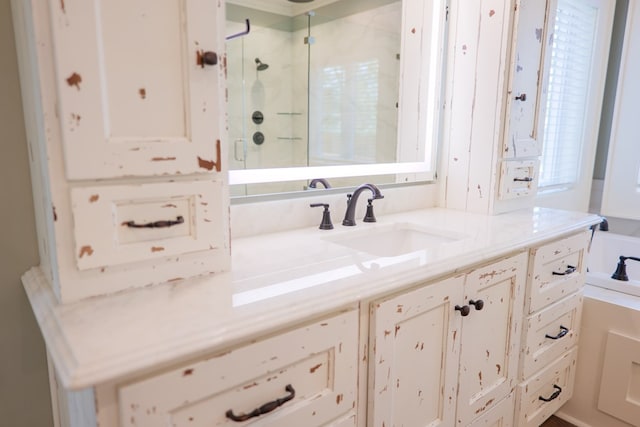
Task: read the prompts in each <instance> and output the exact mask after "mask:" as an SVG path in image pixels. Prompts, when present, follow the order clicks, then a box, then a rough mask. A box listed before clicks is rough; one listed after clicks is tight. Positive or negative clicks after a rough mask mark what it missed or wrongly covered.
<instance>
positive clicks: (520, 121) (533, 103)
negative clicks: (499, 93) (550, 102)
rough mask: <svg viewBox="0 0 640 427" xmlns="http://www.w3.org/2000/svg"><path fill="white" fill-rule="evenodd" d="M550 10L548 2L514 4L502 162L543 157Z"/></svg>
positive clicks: (522, 0)
mask: <svg viewBox="0 0 640 427" xmlns="http://www.w3.org/2000/svg"><path fill="white" fill-rule="evenodd" d="M549 7H550V0H547V1H539V0H535V1H532V0H520V1H518V2H517V12H516V14H515V25H516V26H515V28H516V30H515V31H514V35H513V52H512V55H511V78H510V79H511V81H510V89H509V92H508V94H509V96H508V98H507V112H508V131H507V134H506V135H505V138H504V140H503V151H504V153H503V156H504V157H505V158H516V157H518V158H521V157H532V156H539V155H540V154H541V153H542V143H541V140H540V138H539V136H538V122H539V120H540V118H541V117H544V111H542V110H541V109H542V108H543V107H544V102H542V101H543V100H544V96H541V95H542V83H543V80H544V79H543V75H544V73H543V70H544V55H545V46H546V45H547V43H545V39H546V36H545V35H546V33H547V30H546V28H547V25H546V23H547V22H548V20H547V17H548V15H549Z"/></svg>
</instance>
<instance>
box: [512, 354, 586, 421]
mask: <svg viewBox="0 0 640 427" xmlns="http://www.w3.org/2000/svg"><path fill="white" fill-rule="evenodd" d="M577 354H578V349H577V348H575V347H574V348H573V349H572V350H570V351H568V352H567V353H565V354H563V355H562V356H561V357H560V358H559V359H557V360H556V361H555V362H554V363H553V364H552V365H551V366H549V367H548V368H546V369H544V370H542V371H540V372H539V373H538V374H536V375H535V376H533V377H531V378H530V379H529V380H527V381H525V382H524V383H521V384H520V385H518V396H517V401H516V420H517V422H516V425H517V426H518V427H538V426H539V425H540V424H542V423H543V422H544V420H546V419H547V418H549V417H550V416H551V415H552V414H553V413H554V412H556V411H557V410H558V408H560V406H562V405H563V404H564V403H565V402H567V400H569V399H570V398H571V396H572V395H573V384H574V378H575V369H576V356H577ZM543 399H545V400H543Z"/></svg>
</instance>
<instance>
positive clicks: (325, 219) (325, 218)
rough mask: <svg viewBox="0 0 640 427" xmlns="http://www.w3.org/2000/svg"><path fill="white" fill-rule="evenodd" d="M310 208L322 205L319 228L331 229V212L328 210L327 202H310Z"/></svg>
mask: <svg viewBox="0 0 640 427" xmlns="http://www.w3.org/2000/svg"><path fill="white" fill-rule="evenodd" d="M309 206H310V207H312V208H317V207H320V206H322V207H323V208H324V211H323V212H322V221H321V222H320V227H318V228H320V230H333V223H332V222H331V213H330V212H329V204H328V203H311V204H310V205H309Z"/></svg>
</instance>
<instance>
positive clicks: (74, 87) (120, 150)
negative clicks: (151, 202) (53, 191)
mask: <svg viewBox="0 0 640 427" xmlns="http://www.w3.org/2000/svg"><path fill="white" fill-rule="evenodd" d="M49 8H50V12H51V15H50V16H51V33H52V34H51V35H52V38H53V43H52V45H53V46H54V51H53V55H54V68H55V74H56V78H57V85H58V120H59V121H60V127H61V132H62V141H63V149H64V161H65V170H66V176H67V178H68V179H71V180H77V179H96V178H113V177H125V176H151V175H166V174H190V173H198V172H209V171H211V170H214V169H215V170H217V171H219V170H220V166H219V162H220V160H219V159H220V155H219V145H220V139H221V136H220V132H221V129H220V126H219V123H220V120H219V119H218V115H219V112H220V110H219V106H220V105H221V103H222V102H223V100H221V90H220V85H219V83H220V81H221V78H222V77H223V76H222V72H223V70H222V67H221V66H220V65H218V63H222V58H220V57H219V55H220V54H221V52H222V51H223V46H222V43H223V39H224V37H220V34H217V33H218V31H219V29H220V28H219V26H217V25H215V24H214V23H215V19H214V18H215V17H216V16H217V14H218V13H219V10H218V6H217V2H215V1H204V0H190V1H188V2H176V1H170V0H162V1H158V0H141V1H136V2H134V3H132V2H130V1H126V0H109V1H84V0H65V1H63V2H60V1H58V0H51V1H50V2H49ZM216 147H218V148H217V150H216Z"/></svg>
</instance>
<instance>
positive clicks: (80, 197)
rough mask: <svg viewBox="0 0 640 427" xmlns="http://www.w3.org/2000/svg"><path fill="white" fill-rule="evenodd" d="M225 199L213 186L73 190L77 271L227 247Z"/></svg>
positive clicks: (189, 184)
mask: <svg viewBox="0 0 640 427" xmlns="http://www.w3.org/2000/svg"><path fill="white" fill-rule="evenodd" d="M222 198H223V192H222V183H221V182H215V181H195V182H194V181H191V182H181V183H156V184H142V185H117V186H101V187H77V188H73V189H72V190H71V202H72V208H73V220H74V236H75V243H76V253H75V258H76V264H77V266H78V269H80V270H86V269H90V268H99V267H105V266H112V265H118V264H125V263H130V262H136V261H142V260H148V259H154V258H162V257H167V256H173V255H180V254H183V253H190V252H196V251H203V250H209V249H216V248H223V247H224V241H223V239H224V237H223V233H222V231H223V229H222V227H221V226H220V224H221V221H222V210H221V208H220V206H221V203H222Z"/></svg>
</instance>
